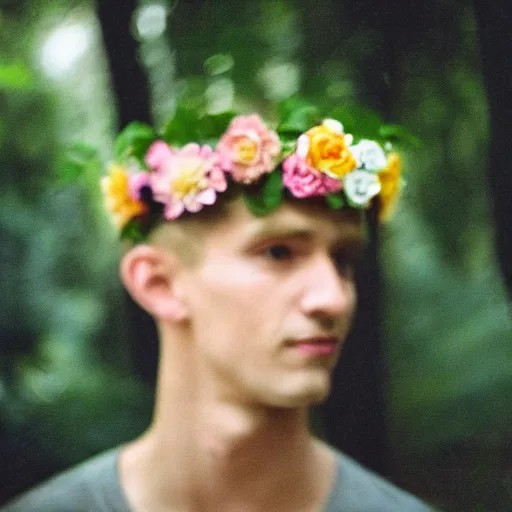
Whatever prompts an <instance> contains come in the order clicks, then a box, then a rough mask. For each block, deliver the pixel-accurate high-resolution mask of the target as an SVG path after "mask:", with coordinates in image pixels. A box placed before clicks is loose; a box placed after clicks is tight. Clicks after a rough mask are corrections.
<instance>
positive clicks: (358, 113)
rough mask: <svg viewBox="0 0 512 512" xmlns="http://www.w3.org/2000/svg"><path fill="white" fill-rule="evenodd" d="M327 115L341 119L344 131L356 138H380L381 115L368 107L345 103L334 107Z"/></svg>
mask: <svg viewBox="0 0 512 512" xmlns="http://www.w3.org/2000/svg"><path fill="white" fill-rule="evenodd" d="M329 117H332V118H334V119H337V120H338V121H341V123H342V124H343V128H344V131H345V133H351V134H352V135H353V136H354V138H356V139H362V138H366V139H376V140H378V139H380V138H381V137H380V130H381V126H382V124H383V122H382V118H381V116H380V115H379V114H378V113H377V112H375V111H374V110H371V109H370V108H368V107H363V106H361V105H357V104H347V105H343V106H339V107H336V108H334V109H333V110H331V111H330V112H329Z"/></svg>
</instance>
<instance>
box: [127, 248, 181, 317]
mask: <svg viewBox="0 0 512 512" xmlns="http://www.w3.org/2000/svg"><path fill="white" fill-rule="evenodd" d="M179 265H180V263H179V262H178V260H177V258H176V257H174V256H173V255H171V254H169V253H167V252H164V251H163V250H161V249H159V248H157V247H153V246H150V245H136V246H135V247H132V248H131V249H129V250H128V252H126V253H125V254H124V256H123V257H122V259H121V264H120V274H121V280H122V282H123V284H124V286H125V288H126V289H127V290H128V293H129V294H130V295H131V296H132V298H133V299H134V300H135V301H136V302H137V303H138V304H139V305H140V306H141V307H142V308H143V309H145V310H146V311H147V312H148V313H149V314H150V315H151V316H153V317H154V318H155V319H157V320H167V321H171V322H180V321H182V320H185V319H186V317H187V309H186V307H185V305H184V304H183V301H182V298H181V297H180V296H179V294H178V293H177V289H176V288H177V287H176V274H177V271H178V269H179Z"/></svg>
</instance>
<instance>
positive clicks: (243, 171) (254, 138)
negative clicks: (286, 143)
mask: <svg viewBox="0 0 512 512" xmlns="http://www.w3.org/2000/svg"><path fill="white" fill-rule="evenodd" d="M280 151H281V141H280V140H279V137H278V136H277V133H275V132H274V131H272V130H269V129H268V128H267V127H266V125H265V124H264V123H263V121H262V120H261V119H260V117H259V116H258V115H256V114H253V115H251V116H238V117H235V118H234V119H233V120H232V121H231V124H230V125H229V128H228V129H227V131H226V133H225V134H224V135H223V136H222V138H221V139H220V141H219V143H218V145H217V153H218V154H219V156H220V164H221V167H222V168H223V169H224V170H225V171H227V172H229V173H231V176H232V177H233V180H234V181H236V182H239V183H244V184H246V185H248V184H250V183H254V182H255V181H257V180H258V179H259V178H260V177H261V176H262V175H263V174H265V173H268V172H271V171H272V170H273V169H274V168H275V166H276V163H277V158H278V157H279V153H280Z"/></svg>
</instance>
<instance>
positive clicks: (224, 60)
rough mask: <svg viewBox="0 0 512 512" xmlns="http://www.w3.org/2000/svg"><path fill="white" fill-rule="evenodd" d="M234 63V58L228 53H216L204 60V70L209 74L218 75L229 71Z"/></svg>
mask: <svg viewBox="0 0 512 512" xmlns="http://www.w3.org/2000/svg"><path fill="white" fill-rule="evenodd" d="M234 64H235V60H234V59H233V56H232V55H231V54H230V53H217V54H215V55H212V56H211V57H209V58H208V59H206V60H205V61H204V68H205V70H206V72H207V73H208V74H209V75H211V76H215V75H220V74H221V73H225V72H226V71H229V70H230V69H231V68H232V67H233V66H234Z"/></svg>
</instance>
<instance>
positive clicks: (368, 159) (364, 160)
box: [350, 139, 388, 171]
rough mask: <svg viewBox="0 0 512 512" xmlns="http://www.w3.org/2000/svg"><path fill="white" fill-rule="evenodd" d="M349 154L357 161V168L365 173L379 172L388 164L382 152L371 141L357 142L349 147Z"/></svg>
mask: <svg viewBox="0 0 512 512" xmlns="http://www.w3.org/2000/svg"><path fill="white" fill-rule="evenodd" d="M350 152H351V153H352V155H354V158H355V159H356V161H357V167H358V168H360V169H365V170H366V171H380V170H381V169H384V167H386V165H387V163H388V160H387V158H386V154H385V153H384V150H383V149H382V148H381V146H380V145H379V144H377V142H375V141H373V140H366V139H363V140H361V141H359V142H358V143H357V144H356V145H355V146H351V147H350Z"/></svg>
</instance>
